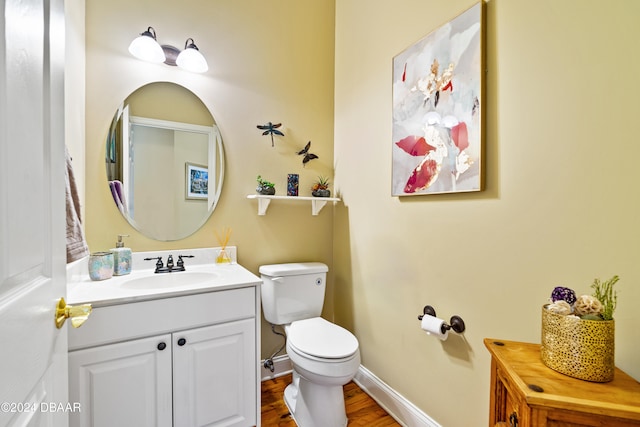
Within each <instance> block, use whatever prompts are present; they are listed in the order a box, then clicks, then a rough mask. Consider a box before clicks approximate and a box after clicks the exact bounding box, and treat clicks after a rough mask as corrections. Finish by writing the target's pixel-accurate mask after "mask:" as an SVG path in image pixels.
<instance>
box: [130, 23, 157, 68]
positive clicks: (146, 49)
mask: <svg viewBox="0 0 640 427" xmlns="http://www.w3.org/2000/svg"><path fill="white" fill-rule="evenodd" d="M129 52H130V53H131V54H132V55H133V56H135V57H136V58H138V59H142V60H143V61H149V62H158V63H160V62H164V61H165V57H164V52H163V51H162V47H161V46H160V44H159V43H158V41H157V40H156V30H154V29H153V27H149V28H147V31H144V32H142V33H140V35H139V36H138V37H136V38H135V39H133V41H132V42H131V44H130V45H129Z"/></svg>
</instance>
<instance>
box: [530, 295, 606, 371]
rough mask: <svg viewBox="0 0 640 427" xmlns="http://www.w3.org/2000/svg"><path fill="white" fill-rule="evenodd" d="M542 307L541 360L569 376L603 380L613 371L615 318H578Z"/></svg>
mask: <svg viewBox="0 0 640 427" xmlns="http://www.w3.org/2000/svg"><path fill="white" fill-rule="evenodd" d="M546 307H547V306H546V305H545V306H543V307H542V345H541V346H540V354H541V356H542V362H543V363H544V364H545V365H547V366H548V367H549V368H551V369H553V370H555V371H558V372H560V373H562V374H565V375H568V376H570V377H574V378H578V379H581V380H586V381H593V382H599V383H604V382H608V381H611V380H613V372H614V370H615V357H614V350H615V342H614V341H615V321H614V320H582V319H580V318H577V317H574V316H564V315H562V314H556V313H553V312H551V311H549V310H547V308H546Z"/></svg>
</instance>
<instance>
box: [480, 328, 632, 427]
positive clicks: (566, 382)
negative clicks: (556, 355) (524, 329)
mask: <svg viewBox="0 0 640 427" xmlns="http://www.w3.org/2000/svg"><path fill="white" fill-rule="evenodd" d="M484 345H485V346H486V347H487V349H488V350H489V352H490V353H491V389H490V392H491V398H490V410H489V426H490V427H495V426H508V427H582V426H592V427H639V426H640V383H638V381H636V380H635V379H633V378H632V377H630V376H629V375H627V374H626V373H624V372H623V371H621V370H620V369H618V368H616V370H615V374H614V379H613V381H610V382H607V383H595V382H589V381H583V380H579V379H576V378H572V377H569V376H566V375H563V374H561V373H559V372H556V371H554V370H553V369H551V368H548V367H547V366H545V365H544V363H542V360H541V359H540V345H539V344H530V343H522V342H515V341H505V340H499V339H493V338H485V340H484Z"/></svg>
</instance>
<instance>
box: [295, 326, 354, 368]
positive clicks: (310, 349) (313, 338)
mask: <svg viewBox="0 0 640 427" xmlns="http://www.w3.org/2000/svg"><path fill="white" fill-rule="evenodd" d="M287 339H288V340H289V344H290V345H292V346H293V347H295V348H296V349H298V350H300V351H301V352H303V353H306V354H308V355H311V356H315V357H321V358H325V359H341V358H343V357H348V356H351V355H352V354H354V353H355V352H356V351H357V350H358V339H357V338H356V337H355V336H354V335H353V334H352V333H351V332H349V331H347V330H346V329H344V328H342V327H340V326H338V325H336V324H334V323H331V322H328V321H326V320H325V319H323V318H322V317H313V318H311V319H305V320H298V321H296V322H293V323H292V324H291V326H290V327H289V332H288V334H287Z"/></svg>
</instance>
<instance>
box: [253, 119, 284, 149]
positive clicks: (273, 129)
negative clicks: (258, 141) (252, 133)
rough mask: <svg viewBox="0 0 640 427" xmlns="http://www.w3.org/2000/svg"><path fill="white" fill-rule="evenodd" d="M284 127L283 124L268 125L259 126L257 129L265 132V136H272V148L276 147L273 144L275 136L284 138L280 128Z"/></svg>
mask: <svg viewBox="0 0 640 427" xmlns="http://www.w3.org/2000/svg"><path fill="white" fill-rule="evenodd" d="M280 126H282V123H275V124H274V123H271V122H269V123H267V124H266V125H257V126H256V127H257V128H258V129H260V130H263V131H264V132H262V134H263V135H271V146H272V147H273V146H274V143H273V135H279V136H284V133H283V132H282V131H279V130H278V128H279V127H280Z"/></svg>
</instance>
